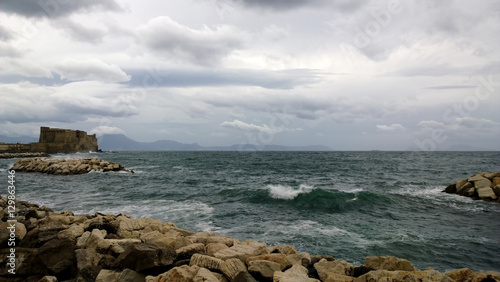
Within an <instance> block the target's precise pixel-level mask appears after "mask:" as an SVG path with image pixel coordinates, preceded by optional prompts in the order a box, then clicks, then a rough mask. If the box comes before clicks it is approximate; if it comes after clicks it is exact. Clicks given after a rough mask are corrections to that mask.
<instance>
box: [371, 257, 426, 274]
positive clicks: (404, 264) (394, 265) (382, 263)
mask: <svg viewBox="0 0 500 282" xmlns="http://www.w3.org/2000/svg"><path fill="white" fill-rule="evenodd" d="M365 266H366V267H370V268H373V269H375V270H390V271H393V270H406V271H414V270H416V269H415V267H414V266H413V264H412V263H411V262H410V261H408V260H406V259H401V258H397V257H392V256H373V257H366V258H365Z"/></svg>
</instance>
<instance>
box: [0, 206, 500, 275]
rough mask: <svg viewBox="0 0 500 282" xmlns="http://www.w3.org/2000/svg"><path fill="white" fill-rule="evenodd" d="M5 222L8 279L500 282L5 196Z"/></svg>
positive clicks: (2, 266) (1, 242) (0, 267)
mask: <svg viewBox="0 0 500 282" xmlns="http://www.w3.org/2000/svg"><path fill="white" fill-rule="evenodd" d="M12 205H15V207H16V212H15V213H12V211H11V210H10V209H9V206H12ZM0 218H2V224H1V226H0V246H1V248H2V249H0V280H2V278H4V279H6V280H9V281H139V282H140V281H147V282H153V281H154V282H157V281H158V282H163V281H209V282H219V281H275V282H279V281H283V282H285V281H287V282H288V281H290V282H295V281H297V282H304V281H306V282H307V281H311V282H312V281H359V282H364V281H500V273H498V272H494V271H490V272H473V271H472V270H470V269H468V268H463V269H457V270H452V271H449V272H446V273H441V272H438V271H436V270H433V269H426V270H418V269H416V268H415V267H414V266H413V264H412V263H411V262H410V261H408V260H405V259H401V258H396V257H387V256H374V257H367V258H366V259H365V263H364V265H360V266H358V265H353V264H350V263H348V262H346V261H344V260H336V259H335V258H334V257H332V256H330V255H310V254H309V253H300V252H298V251H297V250H296V249H295V248H294V247H293V246H290V245H285V246H267V245H266V244H265V243H262V242H257V241H252V240H246V241H239V240H237V239H233V238H230V237H228V236H221V235H217V234H214V233H207V232H199V233H193V232H189V231H186V230H182V229H180V228H178V227H176V226H175V225H174V224H173V223H170V222H167V223H164V222H162V221H160V220H155V219H151V218H139V219H133V218H131V217H130V216H128V215H125V214H118V215H105V214H100V213H96V214H94V215H88V214H87V215H75V214H73V213H72V212H70V211H65V212H61V213H57V212H54V211H52V210H51V209H49V208H47V207H45V206H43V207H39V206H37V205H34V204H30V203H27V202H23V201H15V203H14V202H9V200H8V199H7V198H6V197H2V198H0ZM11 242H12V244H11ZM8 245H10V247H7V246H8ZM13 254H14V255H13ZM12 272H15V274H12Z"/></svg>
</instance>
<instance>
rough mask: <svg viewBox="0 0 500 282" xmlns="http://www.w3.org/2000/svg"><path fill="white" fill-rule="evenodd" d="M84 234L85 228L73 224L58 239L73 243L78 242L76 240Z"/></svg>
mask: <svg viewBox="0 0 500 282" xmlns="http://www.w3.org/2000/svg"><path fill="white" fill-rule="evenodd" d="M83 232H84V229H83V226H82V225H80V224H72V225H71V226H70V227H69V228H68V229H64V230H61V231H60V232H59V233H58V234H57V237H58V238H59V239H68V240H71V241H76V238H78V237H80V236H81V235H82V234H83Z"/></svg>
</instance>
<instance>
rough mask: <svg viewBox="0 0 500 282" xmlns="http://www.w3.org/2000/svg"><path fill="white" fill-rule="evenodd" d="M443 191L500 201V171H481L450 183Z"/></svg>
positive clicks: (477, 198) (476, 198)
mask: <svg viewBox="0 0 500 282" xmlns="http://www.w3.org/2000/svg"><path fill="white" fill-rule="evenodd" d="M443 192H446V193H450V194H458V195H461V196H467V197H471V198H473V199H475V200H479V199H481V200H487V201H497V202H499V203H500V172H481V173H478V174H475V175H473V176H471V177H469V178H462V179H460V180H458V181H457V182H455V183H453V184H450V185H448V187H446V189H444V190H443Z"/></svg>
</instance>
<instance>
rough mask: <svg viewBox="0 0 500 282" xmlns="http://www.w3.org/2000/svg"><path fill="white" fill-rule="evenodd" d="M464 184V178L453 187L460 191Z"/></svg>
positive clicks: (465, 181)
mask: <svg viewBox="0 0 500 282" xmlns="http://www.w3.org/2000/svg"><path fill="white" fill-rule="evenodd" d="M465 183H467V179H465V178H462V179H460V180H458V181H457V182H456V183H455V186H456V187H457V190H458V189H460V188H461V187H462V186H464V184H465Z"/></svg>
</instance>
